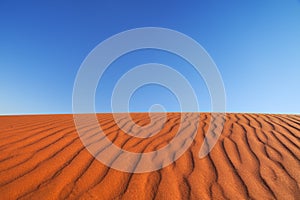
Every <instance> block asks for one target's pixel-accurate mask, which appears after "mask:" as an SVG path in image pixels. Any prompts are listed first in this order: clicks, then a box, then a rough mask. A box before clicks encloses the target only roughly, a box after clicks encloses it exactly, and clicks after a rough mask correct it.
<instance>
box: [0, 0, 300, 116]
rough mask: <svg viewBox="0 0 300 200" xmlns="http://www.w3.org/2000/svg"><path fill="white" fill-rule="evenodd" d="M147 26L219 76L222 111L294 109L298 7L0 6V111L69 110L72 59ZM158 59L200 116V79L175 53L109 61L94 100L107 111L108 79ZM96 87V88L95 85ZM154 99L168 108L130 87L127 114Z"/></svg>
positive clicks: (289, 3) (282, 2) (298, 100)
mask: <svg viewBox="0 0 300 200" xmlns="http://www.w3.org/2000/svg"><path fill="white" fill-rule="evenodd" d="M146 26H155V27H156V26H157V27H165V28H170V29H174V30H177V31H180V32H182V33H184V34H186V35H188V36H190V37H192V38H194V39H195V40H196V41H197V42H199V43H200V44H201V45H202V46H203V47H204V48H205V49H206V50H207V52H208V53H209V54H210V56H211V57H212V58H213V60H214V61H215V63H216V64H217V66H218V68H219V71H220V73H221V75H222V77H223V81H224V85H225V89H226V95H227V111H228V112H259V113H297V114H299V113H300V92H299V91H300V90H299V87H300V1H298V0H245V1H240V0H236V1H227V0H226V1H225V0H224V1H216V0H212V1H209V0H202V1H174V0H172V1H158V0H154V1H140V0H139V1H121V0H120V1H105V2H104V1H48V2H46V1H13V0H12V1H9V0H2V1H0V94H1V96H0V114H25V113H71V112H72V90H73V83H74V80H75V77H76V73H77V70H78V69H79V67H80V65H81V63H82V61H83V60H84V58H85V57H86V56H87V54H88V53H89V52H90V51H91V50H92V49H93V48H94V47H95V46H96V45H98V44H99V43H100V42H101V41H103V40H105V39H107V38H108V37H110V36H112V35H114V34H116V33H119V32H121V31H125V30H128V29H132V28H138V27H146ZM147 62H158V63H165V64H168V65H169V66H172V67H174V68H175V69H176V70H178V71H180V73H182V74H184V75H185V76H186V78H187V79H188V80H189V81H190V82H191V84H192V85H193V87H194V89H195V91H196V92H197V95H198V98H199V101H200V110H201V111H210V99H209V95H208V91H207V89H206V87H205V83H204V82H203V80H202V79H201V77H198V76H197V74H196V73H194V71H193V69H192V68H191V67H190V66H188V65H187V64H186V63H184V61H182V60H180V59H178V58H177V57H176V56H173V55H170V54H167V53H165V52H159V51H155V50H149V51H146V50H145V51H141V52H135V53H132V54H128V55H126V58H125V57H124V58H123V57H122V58H120V59H118V60H117V61H116V62H114V63H113V65H112V66H110V68H109V69H108V71H107V73H106V74H105V76H104V77H103V80H101V81H100V84H99V88H98V90H97V95H96V101H97V103H96V108H97V111H99V112H109V111H110V95H111V90H112V88H113V85H114V83H115V82H116V81H117V80H118V78H119V77H120V76H121V75H122V73H124V72H126V71H127V70H128V69H130V68H131V67H133V66H135V65H137V64H143V63H147ZM101 84H102V85H101ZM154 103H160V104H163V105H164V106H165V108H166V109H167V110H168V111H176V110H178V105H177V102H176V99H175V98H174V95H172V94H171V93H170V91H168V90H167V89H166V88H162V87H159V86H157V85H148V86H146V87H143V88H141V89H140V90H138V91H136V93H134V95H133V96H132V99H131V101H130V109H131V111H147V110H148V109H149V106H151V105H152V104H154Z"/></svg>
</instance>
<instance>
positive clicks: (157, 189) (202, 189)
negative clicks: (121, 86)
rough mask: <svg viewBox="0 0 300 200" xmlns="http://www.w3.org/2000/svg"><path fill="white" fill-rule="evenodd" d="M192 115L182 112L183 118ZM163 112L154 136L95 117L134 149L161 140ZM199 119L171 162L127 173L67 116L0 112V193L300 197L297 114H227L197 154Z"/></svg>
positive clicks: (169, 130) (166, 135)
mask: <svg viewBox="0 0 300 200" xmlns="http://www.w3.org/2000/svg"><path fill="white" fill-rule="evenodd" d="M195 115H198V114H196V113H193V114H191V113H189V114H184V117H185V119H184V123H191V122H192V121H193V120H194V118H193V116H195ZM132 116H133V118H134V120H135V121H136V122H137V123H138V124H140V125H145V124H147V123H149V118H148V117H147V115H145V114H133V115H132ZM167 118H168V121H167V123H166V124H165V126H164V127H163V129H162V131H161V132H159V133H158V134H157V135H154V136H153V137H151V138H147V139H138V138H132V137H131V136H128V135H126V134H125V133H124V132H122V131H120V130H119V128H118V127H117V126H116V124H115V123H114V121H113V118H112V116H111V115H110V114H101V115H98V119H99V122H100V123H101V126H102V127H103V129H104V130H105V133H106V134H107V136H108V138H109V139H110V140H111V141H113V142H114V143H115V144H116V145H118V146H120V147H122V148H124V149H126V150H128V151H133V152H140V151H143V152H150V151H153V150H156V149H159V148H162V147H163V146H165V145H166V144H168V142H169V141H170V140H171V139H172V137H173V136H174V134H175V133H176V130H177V128H178V127H177V126H178V123H179V121H180V115H179V114H178V113H177V114H176V113H169V114H168V116H167ZM200 118H201V120H200V122H199V128H198V130H197V135H196V138H195V140H194V142H193V143H192V145H191V146H190V148H189V149H188V150H187V151H186V152H185V153H184V154H183V155H182V156H181V157H180V158H179V159H178V160H177V161H176V162H175V163H173V164H171V165H169V166H168V167H165V168H163V169H161V170H158V171H155V172H149V173H142V174H131V173H125V172H120V171H117V170H114V169H111V168H108V167H106V166H105V165H103V164H102V163H101V162H99V161H98V160H96V159H94V158H93V156H92V155H91V154H90V153H89V152H88V151H87V150H86V148H85V147H84V146H83V144H82V143H81V140H80V138H79V137H78V134H77V132H76V129H75V126H74V123H73V118H72V115H39V116H38V115H37V116H1V117H0V152H1V154H0V199H17V198H20V199H78V198H80V199H300V189H299V187H300V161H299V159H300V139H299V137H300V116H299V115H265V114H227V115H226V123H225V126H224V129H223V132H222V135H221V137H220V138H219V141H218V142H217V144H216V146H215V147H214V149H213V150H212V151H211V152H210V154H209V155H208V156H207V157H205V158H204V159H199V157H198V153H199V149H200V147H201V145H202V143H203V138H204V133H205V131H206V130H207V127H208V124H209V122H210V120H211V117H210V114H205V113H203V114H201V115H200ZM157 120H159V116H158V118H157ZM122 123H125V122H122ZM217 123H218V122H214V126H216V128H218V124H217ZM185 130H186V131H187V132H188V131H192V130H191V129H189V128H186V129H185ZM85 131H86V132H87V133H95V132H97V127H94V126H92V125H91V126H87V127H86V130H85Z"/></svg>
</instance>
